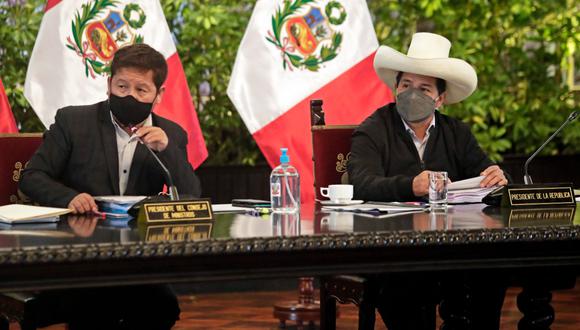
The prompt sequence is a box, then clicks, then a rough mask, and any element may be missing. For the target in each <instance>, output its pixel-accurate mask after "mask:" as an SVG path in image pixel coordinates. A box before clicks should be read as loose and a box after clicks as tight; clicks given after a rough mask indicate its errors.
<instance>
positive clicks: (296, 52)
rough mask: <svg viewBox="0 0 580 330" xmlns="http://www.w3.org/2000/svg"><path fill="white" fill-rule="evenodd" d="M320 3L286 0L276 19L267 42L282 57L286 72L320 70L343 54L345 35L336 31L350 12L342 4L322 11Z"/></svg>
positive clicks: (309, 0) (333, 5)
mask: <svg viewBox="0 0 580 330" xmlns="http://www.w3.org/2000/svg"><path fill="white" fill-rule="evenodd" d="M320 2H322V1H320V0H285V1H284V3H283V5H282V6H280V7H279V8H278V10H276V14H275V15H274V16H273V17H272V30H271V31H268V35H267V36H266V40H267V41H269V42H270V43H272V44H273V45H274V46H276V48H277V49H278V50H279V51H280V54H281V55H282V66H283V67H284V69H289V70H290V71H292V70H293V68H297V69H307V70H310V71H318V69H319V68H320V66H321V65H322V64H323V63H325V62H328V61H331V60H333V59H334V58H335V57H336V56H337V55H338V53H339V51H340V45H341V43H342V33H341V32H340V31H336V30H335V29H336V28H337V27H338V26H339V25H341V24H342V23H344V21H345V20H346V16H347V14H346V10H345V9H344V7H343V6H342V5H341V4H340V3H339V2H338V1H329V2H328V3H327V4H326V6H324V8H323V9H322V8H321V6H317V5H318V3H320Z"/></svg>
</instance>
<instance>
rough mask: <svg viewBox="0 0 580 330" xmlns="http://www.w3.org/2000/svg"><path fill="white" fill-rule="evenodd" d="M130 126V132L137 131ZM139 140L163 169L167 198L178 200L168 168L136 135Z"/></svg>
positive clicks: (134, 132)
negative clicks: (167, 192) (167, 191)
mask: <svg viewBox="0 0 580 330" xmlns="http://www.w3.org/2000/svg"><path fill="white" fill-rule="evenodd" d="M130 128H131V132H132V133H133V134H136V133H137V130H138V128H137V127H135V126H130ZM138 139H139V142H141V144H142V145H144V146H145V148H147V150H149V153H151V155H152V156H153V158H155V160H156V161H157V163H158V164H159V166H161V169H163V172H164V174H165V180H167V189H168V190H169V198H170V199H171V200H172V201H176V200H179V194H178V193H177V187H176V186H175V185H174V184H173V178H172V177H171V173H169V170H168V169H167V167H165V165H164V164H163V162H162V161H161V159H159V157H157V154H156V153H155V152H154V151H153V150H151V148H149V146H148V145H146V144H145V143H144V142H143V140H141V138H140V137H138Z"/></svg>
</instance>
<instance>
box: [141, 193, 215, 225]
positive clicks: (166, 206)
mask: <svg viewBox="0 0 580 330" xmlns="http://www.w3.org/2000/svg"><path fill="white" fill-rule="evenodd" d="M212 220H213V211H212V208H211V202H210V201H209V199H190V200H180V201H167V202H153V203H144V204H143V205H142V206H141V209H140V211H139V222H144V223H146V224H164V223H180V222H199V221H204V222H207V221H212Z"/></svg>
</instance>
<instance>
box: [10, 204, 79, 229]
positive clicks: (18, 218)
mask: <svg viewBox="0 0 580 330" xmlns="http://www.w3.org/2000/svg"><path fill="white" fill-rule="evenodd" d="M70 211H71V210H69V209H61V208H56V207H41V206H32V205H21V204H10V205H4V206H0V222H4V223H9V224H18V223H34V222H57V221H58V220H59V216H60V215H62V214H66V213H69V212H70Z"/></svg>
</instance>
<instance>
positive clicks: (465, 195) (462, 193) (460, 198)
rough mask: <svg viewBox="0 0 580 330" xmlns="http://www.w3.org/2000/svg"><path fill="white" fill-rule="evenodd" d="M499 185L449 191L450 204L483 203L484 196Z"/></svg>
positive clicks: (448, 199)
mask: <svg viewBox="0 0 580 330" xmlns="http://www.w3.org/2000/svg"><path fill="white" fill-rule="evenodd" d="M496 188H497V187H491V188H472V189H461V190H452V191H449V192H448V193H447V202H448V203H450V204H461V203H481V201H482V199H483V197H485V196H487V194H489V193H490V192H492V191H494V190H495V189H496Z"/></svg>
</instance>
